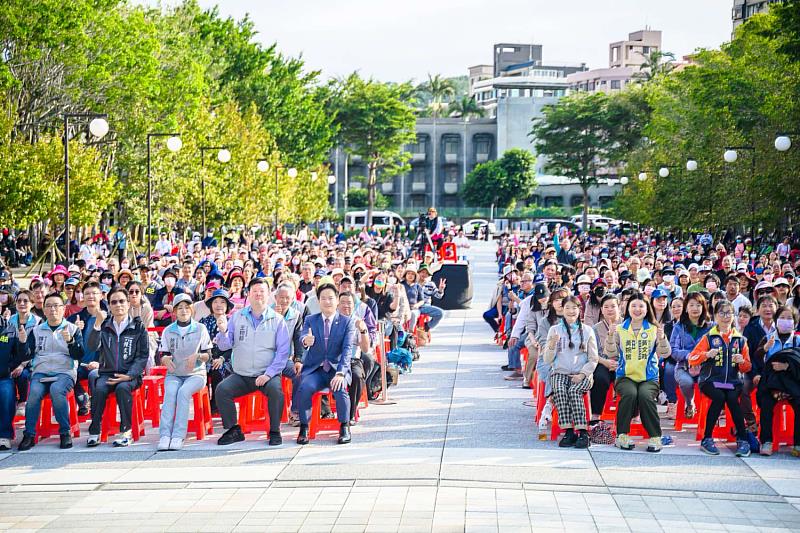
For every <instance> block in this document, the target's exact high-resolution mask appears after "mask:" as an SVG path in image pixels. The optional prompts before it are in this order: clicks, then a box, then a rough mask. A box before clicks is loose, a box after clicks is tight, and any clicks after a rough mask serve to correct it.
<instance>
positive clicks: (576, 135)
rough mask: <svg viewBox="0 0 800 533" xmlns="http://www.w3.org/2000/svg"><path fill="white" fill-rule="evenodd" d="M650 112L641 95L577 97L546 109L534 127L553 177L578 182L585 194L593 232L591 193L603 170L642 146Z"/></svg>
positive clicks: (534, 135)
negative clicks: (643, 131) (642, 138)
mask: <svg viewBox="0 0 800 533" xmlns="http://www.w3.org/2000/svg"><path fill="white" fill-rule="evenodd" d="M646 116H647V109H646V106H645V103H644V101H643V99H641V98H640V97H639V93H636V92H630V93H624V94H620V95H613V96H609V95H606V94H604V93H600V92H598V93H593V94H587V93H576V94H573V95H570V96H567V97H565V98H562V99H561V100H559V101H558V103H556V104H554V105H552V106H547V107H545V108H544V113H543V116H542V117H540V118H536V119H534V121H533V129H532V131H531V136H532V137H533V138H534V139H535V146H536V151H537V153H538V154H539V155H541V156H545V157H546V158H547V169H548V171H549V172H551V173H553V174H556V175H560V176H566V177H567V178H570V179H573V180H576V181H577V182H578V184H579V185H580V186H581V190H582V191H583V228H584V230H585V229H586V228H587V226H588V220H587V218H588V217H587V215H588V213H589V188H590V187H593V186H595V185H597V182H598V181H597V176H598V170H600V169H604V168H608V167H609V166H610V165H613V164H614V163H615V162H617V161H619V158H620V157H621V155H622V154H624V153H627V152H628V151H629V150H630V149H631V148H632V147H633V146H635V145H636V144H638V142H639V140H640V138H641V128H642V127H643V126H644V121H645V118H646Z"/></svg>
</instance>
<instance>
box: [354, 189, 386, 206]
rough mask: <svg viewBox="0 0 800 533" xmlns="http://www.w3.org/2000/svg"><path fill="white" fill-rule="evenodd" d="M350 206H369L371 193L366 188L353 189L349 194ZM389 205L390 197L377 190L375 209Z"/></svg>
mask: <svg viewBox="0 0 800 533" xmlns="http://www.w3.org/2000/svg"><path fill="white" fill-rule="evenodd" d="M347 197H348V198H349V202H350V207H352V208H354V209H364V208H366V207H368V205H367V204H368V203H369V195H368V194H367V190H366V189H353V190H352V191H350V192H349V193H348V195H347ZM387 207H389V199H388V198H387V197H386V196H384V195H383V194H382V193H381V192H380V191H375V209H386V208H387Z"/></svg>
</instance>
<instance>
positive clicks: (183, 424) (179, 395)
mask: <svg viewBox="0 0 800 533" xmlns="http://www.w3.org/2000/svg"><path fill="white" fill-rule="evenodd" d="M205 386H206V377H205V376H204V375H203V376H199V375H192V376H173V375H172V374H167V377H166V378H164V403H163V404H162V405H161V424H160V427H159V428H158V433H159V436H161V437H170V438H173V439H185V438H186V429H187V428H188V426H189V406H190V405H191V404H192V396H193V395H194V393H195V392H197V391H199V390H200V389H202V388H203V387H205Z"/></svg>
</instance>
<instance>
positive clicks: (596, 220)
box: [569, 214, 615, 231]
mask: <svg viewBox="0 0 800 533" xmlns="http://www.w3.org/2000/svg"><path fill="white" fill-rule="evenodd" d="M569 220H570V222H573V223H575V224H577V225H579V226H583V215H575V216H573V217H570V219H569ZM587 221H588V223H589V228H590V229H591V228H597V229H601V230H603V231H608V228H609V227H610V226H612V225H613V223H614V222H615V221H614V219H613V218H610V217H607V216H604V215H596V214H590V215H588V217H587Z"/></svg>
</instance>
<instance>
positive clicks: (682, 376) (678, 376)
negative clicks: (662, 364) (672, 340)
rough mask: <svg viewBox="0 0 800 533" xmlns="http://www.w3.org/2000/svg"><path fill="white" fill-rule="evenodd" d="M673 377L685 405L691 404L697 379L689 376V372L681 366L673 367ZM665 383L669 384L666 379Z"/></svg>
mask: <svg viewBox="0 0 800 533" xmlns="http://www.w3.org/2000/svg"><path fill="white" fill-rule="evenodd" d="M673 377H674V378H675V382H676V383H677V384H678V387H680V388H681V394H683V399H684V400H685V401H686V405H689V404H691V403H692V401H693V400H694V384H695V383H697V377H695V376H692V375H691V374H689V371H688V370H686V369H685V368H684V367H683V365H677V366H676V367H675V371H674V372H673ZM665 378H666V376H665ZM665 381H666V382H667V383H669V381H667V380H666V379H665ZM670 401H671V400H670Z"/></svg>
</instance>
